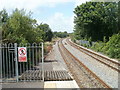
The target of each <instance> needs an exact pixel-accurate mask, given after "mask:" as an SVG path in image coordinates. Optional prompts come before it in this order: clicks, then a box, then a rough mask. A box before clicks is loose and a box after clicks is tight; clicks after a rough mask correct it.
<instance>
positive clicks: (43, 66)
mask: <svg viewBox="0 0 120 90" xmlns="http://www.w3.org/2000/svg"><path fill="white" fill-rule="evenodd" d="M42 79H43V82H44V46H43V42H42Z"/></svg>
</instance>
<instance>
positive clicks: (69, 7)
mask: <svg viewBox="0 0 120 90" xmlns="http://www.w3.org/2000/svg"><path fill="white" fill-rule="evenodd" d="M86 1H90V0H0V10H2V9H3V8H5V9H6V10H7V11H8V12H9V13H11V11H12V10H14V9H15V8H18V9H23V8H24V9H26V10H27V11H32V12H33V14H32V17H33V18H34V19H36V20H37V21H38V23H41V22H42V23H47V24H49V25H50V28H51V29H52V31H67V32H73V27H74V24H73V20H74V13H73V10H74V8H75V7H76V6H77V5H80V4H82V3H85V2H86Z"/></svg>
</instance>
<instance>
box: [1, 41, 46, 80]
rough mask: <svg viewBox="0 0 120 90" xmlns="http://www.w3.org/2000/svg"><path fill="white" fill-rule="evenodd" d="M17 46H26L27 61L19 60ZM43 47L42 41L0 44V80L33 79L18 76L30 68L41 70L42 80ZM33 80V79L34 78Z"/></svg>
mask: <svg viewBox="0 0 120 90" xmlns="http://www.w3.org/2000/svg"><path fill="white" fill-rule="evenodd" d="M18 47H26V55H27V62H19V60H18ZM43 59H44V47H43V43H39V44H36V43H33V44H29V43H27V44H17V43H14V44H13V43H9V44H0V60H1V61H2V62H1V63H2V66H1V68H2V72H1V73H2V82H18V81H33V80H34V79H31V78H30V79H27V80H26V79H25V78H22V79H20V77H21V76H22V75H24V74H25V73H26V72H28V71H30V70H32V71H36V70H41V71H42V76H41V77H42V80H43V81H44V73H43V72H44V65H43V64H44V60H43ZM34 81H35V80H34Z"/></svg>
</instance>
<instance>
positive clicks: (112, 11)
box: [73, 2, 120, 59]
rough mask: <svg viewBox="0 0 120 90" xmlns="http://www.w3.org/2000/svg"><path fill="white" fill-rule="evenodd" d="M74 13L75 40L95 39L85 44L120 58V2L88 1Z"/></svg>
mask: <svg viewBox="0 0 120 90" xmlns="http://www.w3.org/2000/svg"><path fill="white" fill-rule="evenodd" d="M74 13H75V15H76V16H75V18H74V23H75V26H74V38H73V40H87V41H89V42H90V43H92V42H93V41H94V42H96V43H95V44H93V45H92V46H91V47H89V46H88V45H84V46H86V47H89V48H91V49H94V50H96V51H98V52H102V53H104V54H106V55H108V56H110V57H112V58H117V59H120V2H119V3H116V2H86V3H85V4H82V5H80V6H77V7H76V8H75V10H74Z"/></svg>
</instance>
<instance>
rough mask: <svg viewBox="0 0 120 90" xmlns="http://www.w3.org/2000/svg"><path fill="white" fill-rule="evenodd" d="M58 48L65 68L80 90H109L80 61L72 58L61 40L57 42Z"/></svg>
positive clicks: (107, 86)
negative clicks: (94, 89)
mask: <svg viewBox="0 0 120 90" xmlns="http://www.w3.org/2000/svg"><path fill="white" fill-rule="evenodd" d="M58 47H59V51H60V53H61V55H62V57H63V59H64V61H65V63H66V65H67V67H68V68H69V70H70V72H71V74H72V75H73V78H74V79H75V80H76V82H77V84H78V85H79V87H80V88H111V87H110V86H109V85H107V84H106V83H105V82H104V81H102V80H101V79H100V78H99V77H98V76H97V75H96V74H95V73H93V72H92V71H91V70H90V69H89V68H87V67H86V66H85V65H84V64H83V63H82V62H80V60H78V59H77V58H76V57H75V56H73V55H72V54H71V53H70V52H69V51H68V50H67V49H66V48H65V47H64V45H63V43H62V40H60V41H59V44H58Z"/></svg>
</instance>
